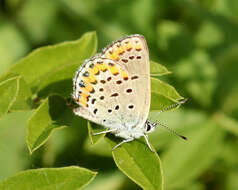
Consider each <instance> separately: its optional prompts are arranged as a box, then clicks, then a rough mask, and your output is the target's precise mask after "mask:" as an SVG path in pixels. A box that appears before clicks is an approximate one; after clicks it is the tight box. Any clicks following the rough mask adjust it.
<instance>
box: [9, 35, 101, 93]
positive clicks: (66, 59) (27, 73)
mask: <svg viewBox="0 0 238 190" xmlns="http://www.w3.org/2000/svg"><path fill="white" fill-rule="evenodd" d="M96 49H97V37H96V33H95V32H89V33H86V34H84V35H83V36H82V37H81V38H80V39H79V40H76V41H72V42H65V43H61V44H58V45H53V46H48V47H43V48H39V49H37V50H35V51H33V52H32V53H31V54H29V55H28V56H27V57H25V58H24V59H22V60H20V61H19V62H18V63H17V64H16V65H14V66H13V67H12V68H11V69H10V71H9V72H12V73H17V74H20V75H21V76H23V77H24V79H25V81H26V83H27V84H29V85H30V87H31V88H32V89H33V90H34V91H36V90H37V89H38V87H39V85H40V84H41V82H42V81H43V80H45V79H46V78H47V76H48V75H50V74H51V73H52V72H53V71H54V70H56V69H57V68H59V67H61V66H62V65H66V64H70V63H78V62H82V61H83V60H85V59H86V58H88V57H91V56H92V55H94V54H95V52H96Z"/></svg>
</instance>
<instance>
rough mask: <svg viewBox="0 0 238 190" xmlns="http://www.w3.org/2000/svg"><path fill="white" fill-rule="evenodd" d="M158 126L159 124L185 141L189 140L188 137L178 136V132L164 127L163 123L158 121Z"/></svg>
mask: <svg viewBox="0 0 238 190" xmlns="http://www.w3.org/2000/svg"><path fill="white" fill-rule="evenodd" d="M156 124H158V125H160V126H162V127H164V128H165V129H167V130H169V131H170V132H171V133H173V134H175V135H177V136H178V137H180V138H182V139H183V140H188V139H187V137H185V136H183V135H180V134H178V133H177V132H176V131H174V130H173V129H171V128H169V127H168V126H166V125H164V124H163V123H160V122H158V121H156Z"/></svg>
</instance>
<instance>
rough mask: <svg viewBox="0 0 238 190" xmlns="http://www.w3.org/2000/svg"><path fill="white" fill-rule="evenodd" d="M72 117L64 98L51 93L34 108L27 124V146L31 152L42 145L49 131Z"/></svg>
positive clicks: (49, 133)
mask: <svg viewBox="0 0 238 190" xmlns="http://www.w3.org/2000/svg"><path fill="white" fill-rule="evenodd" d="M72 118H73V113H72V110H70V109H69V108H68V107H67V105H66V102H65V100H64V99H63V98H62V97H60V96H57V95H52V96H50V97H49V98H47V99H46V100H44V101H43V102H42V104H41V105H40V106H39V107H38V108H37V109H36V110H35V112H34V113H33V115H32V116H31V118H30V119H29V121H28V124H27V136H26V141H27V146H28V149H29V151H30V153H32V152H33V151H35V150H36V149H38V148H39V147H40V146H42V145H43V144H44V143H45V142H46V141H47V139H48V138H49V136H50V135H51V133H52V132H53V131H54V130H56V129H59V128H61V127H63V126H68V125H70V123H71V120H72Z"/></svg>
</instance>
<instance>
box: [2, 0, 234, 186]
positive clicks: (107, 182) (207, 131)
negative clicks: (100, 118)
mask: <svg viewBox="0 0 238 190" xmlns="http://www.w3.org/2000/svg"><path fill="white" fill-rule="evenodd" d="M237 11H238V3H237V2H236V1H235V0H230V1H226V0H211V1H189V0H172V1H162V0H132V1H122V0H115V1H113V2H112V0H107V1H106V0H102V1H96V0H90V1H82V0H79V1H75V0H67V1H66V0H59V1H50V2H48V1H46V0H39V1H33V0H25V1H21V0H4V1H3V3H1V4H0V74H1V75H0V144H1V146H0V168H1V170H0V180H1V181H0V189H27V188H31V189H81V188H85V189H88V190H90V189H99V190H100V189H110V190H119V189H123V190H124V189H125V190H126V189H140V188H143V189H145V190H158V189H168V190H170V189H171V190H172V189H174V190H180V189H183V190H186V189H195V190H204V189H218V190H219V189H227V190H234V189H237V188H238V183H237V180H236V178H237V176H238V170H237V168H238V160H237V155H238V151H237V150H238V149H237V147H238V141H237V135H238V101H237V96H238V86H237V81H238V77H237V71H238V66H237V61H238V56H237V55H238V45H237V41H238V38H237V36H238V21H237V20H238V17H237ZM42 13H43V14H42ZM89 31H96V32H97V33H96V32H89ZM134 33H139V34H142V35H144V36H145V37H146V39H147V42H148V46H149V51H150V59H151V89H152V92H151V98H152V99H151V110H150V116H149V118H151V119H152V120H159V121H161V122H162V123H166V124H167V125H168V126H170V127H171V128H175V130H176V131H177V132H178V133H181V134H183V135H185V136H186V137H188V141H187V142H184V141H180V139H177V138H176V136H174V135H172V134H169V133H168V131H165V130H163V129H160V128H159V129H156V130H155V131H154V132H153V133H152V134H150V136H149V139H150V142H151V144H152V145H153V148H154V149H155V150H156V151H157V153H154V152H151V151H150V150H149V149H148V148H147V147H146V144H145V141H144V139H142V138H141V139H139V140H136V141H133V142H131V143H126V144H123V145H122V146H121V147H120V148H118V149H116V150H115V151H113V152H112V151H111V148H112V147H113V146H114V145H115V144H116V143H118V141H120V139H118V138H115V137H114V136H113V135H107V136H105V137H104V135H100V136H93V135H92V133H94V132H98V131H101V130H104V129H103V128H102V127H101V126H98V125H95V124H93V123H90V122H88V121H86V120H84V119H82V118H80V117H77V116H75V115H74V114H73V112H72V107H71V106H70V103H69V102H68V99H69V98H70V97H71V93H72V77H73V76H74V73H75V71H76V70H77V68H78V67H79V66H80V65H81V64H82V63H83V61H84V60H85V59H87V58H89V57H91V56H93V55H94V54H95V53H96V52H99V51H100V50H101V48H103V47H104V46H105V45H107V44H108V43H110V42H111V41H113V40H115V39H117V38H119V37H121V36H124V35H127V34H134ZM98 42H99V43H98ZM51 44H54V45H51ZM98 46H99V48H98ZM30 51H32V52H30ZM152 60H153V61H152ZM174 87H176V89H177V90H178V91H179V93H178V92H177V91H176V90H175V88H174ZM180 94H181V95H182V96H184V97H188V98H189V101H188V102H187V103H186V104H185V105H183V108H181V107H180V108H179V109H176V110H173V112H165V113H163V114H160V115H158V111H159V110H161V109H163V108H165V107H167V106H169V105H171V104H173V103H175V102H177V101H179V100H180V99H182V98H183V97H182V96H181V95H180ZM27 149H28V150H27ZM78 166H80V167H78ZM82 167H84V168H88V169H84V168H82ZM119 170H120V171H122V173H123V174H124V175H122V173H119V172H118V171H119ZM95 171H97V172H95ZM96 175H97V176H96ZM95 176H96V178H95V179H94V177H95ZM93 179H94V180H93Z"/></svg>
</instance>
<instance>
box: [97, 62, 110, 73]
mask: <svg viewBox="0 0 238 190" xmlns="http://www.w3.org/2000/svg"><path fill="white" fill-rule="evenodd" d="M96 66H97V68H98V69H99V70H100V71H103V72H104V71H106V70H107V65H106V64H105V63H100V64H99V63H98V64H97V65H96Z"/></svg>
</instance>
